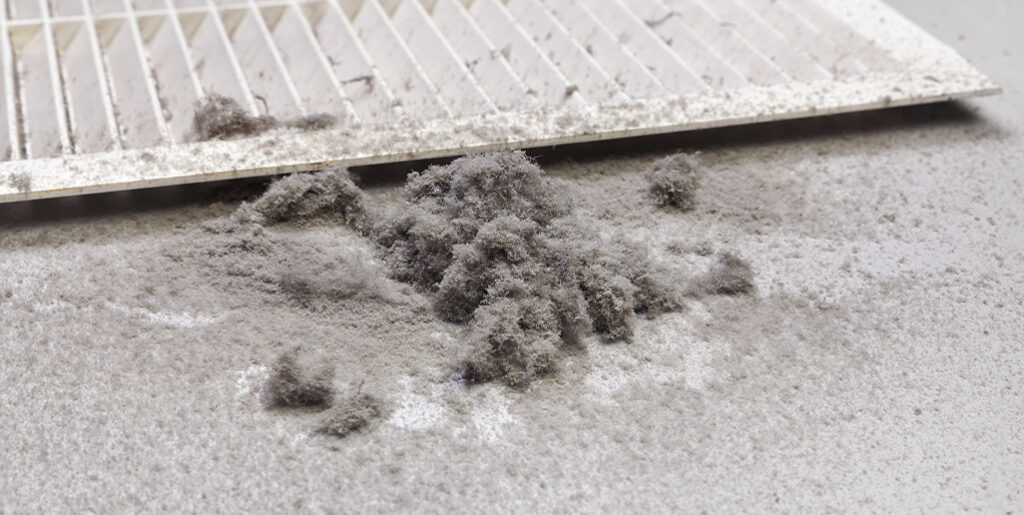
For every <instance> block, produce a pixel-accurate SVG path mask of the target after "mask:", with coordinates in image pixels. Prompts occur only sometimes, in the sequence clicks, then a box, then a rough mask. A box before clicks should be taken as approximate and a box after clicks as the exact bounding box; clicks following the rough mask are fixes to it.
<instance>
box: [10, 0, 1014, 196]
mask: <svg viewBox="0 0 1024 515" xmlns="http://www.w3.org/2000/svg"><path fill="white" fill-rule="evenodd" d="M47 2H48V0H8V2H7V3H6V5H7V6H8V11H7V12H5V13H3V14H4V16H2V19H0V29H2V30H0V31H2V36H0V58H2V63H3V80H2V81H0V87H2V88H3V92H2V95H3V96H2V98H3V101H4V104H3V106H2V107H3V109H0V115H2V116H3V118H2V119H0V156H2V155H7V156H8V159H9V160H6V161H4V162H0V202H10V201H16V200H27V199H38V198H48V197H59V196H68V195H78V194H84V193H99V192H107V191H117V190H127V189H135V188H147V187H155V186H164V185H173V184H184V183H194V182H203V181H214V180H221V179H227V178H239V177H253V176H263V175H273V174H281V173H290V172H294V171H303V170H311V169H316V168H320V167H323V166H325V165H328V164H332V163H339V164H343V165H347V166H356V165H364V164H374V163H387V162H395V161H404V160H413V159H424V158H436V157H446V156H454V155H461V154H465V153H471V152H482V151H490V150H500V149H509V148H530V147H541V146H549V145H560V144H567V143H577V142H586V141H599V140H605V139H611V138H620V137H628V136H641V135H648V134H656V133H667V132H677V131H687V130H697V129H704V128H712V127H722V126H729V125H739V124H746V123H757V122H765V121H774V120H784V119H793V118H801V117H809V116H818V115H827V114H837V113H844V112H852V111H861V110H868V109H876V108H885V107H896V106H904V105H912V104H922V103H929V102H939V101H946V100H952V99H957V98H963V97H968V96H977V95H986V94H994V93H998V92H999V91H1000V89H999V87H998V86H997V85H996V84H994V83H993V82H992V81H991V80H990V79H988V78H987V77H985V76H984V75H983V74H981V73H980V72H978V71H977V70H976V69H975V68H973V67H972V66H971V65H970V64H968V63H967V61H966V60H964V59H963V58H962V57H961V56H959V55H958V54H957V53H956V52H955V51H954V50H953V49H951V48H950V47H948V46H946V45H944V44H943V43H941V42H939V41H938V40H936V39H935V38H933V37H932V36H930V35H929V34H927V33H926V32H925V31H924V30H923V29H921V28H920V27H918V26H917V25H915V24H913V23H912V22H910V21H909V20H907V19H906V18H904V17H903V16H902V15H900V14H899V13H898V12H896V11H895V10H894V9H892V8H891V7H889V6H888V5H886V4H885V3H884V2H882V1H881V0H774V1H773V0H593V1H592V2H574V1H572V0H461V2H460V1H459V0H422V1H421V0H339V1H335V0H312V1H310V0H271V1H257V0H247V1H240V2H230V3H227V2H224V1H219V2H213V1H212V0H176V2H177V3H176V4H172V3H171V0H134V3H133V2H132V0H81V1H79V0H67V1H64V0H51V1H50V2H49V3H47ZM90 2H92V3H90ZM140 2H144V3H147V5H149V6H150V7H153V8H152V9H136V6H137V5H138V4H139V3H140ZM715 2H719V3H715ZM53 4H56V6H57V7H56V8H55V7H54V5H53ZM11 5H15V7H19V6H20V7H21V9H20V10H21V12H22V13H26V12H27V13H29V14H32V13H33V12H35V13H36V16H37V17H34V18H33V17H31V16H29V17H22V18H19V17H17V16H11V9H10V6H11ZM183 5H184V6H183ZM474 5H475V7H474ZM709 5H710V6H713V7H714V9H712V8H710V7H709ZM780 5H781V7H777V6H780ZM776 7H777V8H778V9H785V10H786V11H785V12H782V11H779V10H776ZM51 10H56V11H60V12H52V11H51ZM364 11H365V12H364ZM663 12H673V13H676V14H673V15H665V16H663V17H660V18H654V19H651V18H644V15H657V14H658V13H663ZM40 13H48V14H49V15H48V16H45V17H38V14H40ZM357 13H361V14H357ZM679 13H682V14H679ZM357 16H358V17H357ZM161 17H162V18H161ZM733 17H735V18H733ZM684 19H685V20H686V22H685V23H684V22H683V20H684ZM161 20H162V22H160V21H161ZM170 20H173V23H167V22H168V21H170ZM325 20H326V21H325ZM513 20H515V21H516V22H515V23H512V21H513ZM569 20H575V21H569ZM666 21H667V22H668V23H665V22H666ZM158 22H160V23H158ZM200 23H202V24H205V25H203V26H201V27H200V26H196V24H200ZM357 23H358V24H357ZM281 24H288V25H286V27H287V29H288V30H282V31H276V28H278V27H280V26H281ZM324 24H326V25H324ZM69 27H71V28H73V29H74V30H71V29H69ZM736 27H743V28H744V29H745V30H742V31H741V30H738V29H737V28H736ZM328 29H330V32H329V34H330V35H331V36H330V37H326V36H325V35H324V31H327V30H328ZM318 30H319V31H320V32H318ZM488 30H489V32H488ZM538 31H547V32H546V34H548V37H547V38H538V37H537V34H538ZM531 34H532V35H533V37H531ZM243 36H244V37H247V38H250V39H248V40H245V41H248V42H249V43H251V44H250V45H248V46H240V45H239V39H241V38H242V37H243ZM157 38H161V39H159V41H161V43H160V44H159V45H157V44H154V43H153V42H154V41H155V40H157ZM233 38H234V39H233ZM257 44H258V45H262V46H259V49H261V50H262V51H261V52H257V53H253V52H254V51H253V50H252V48H254V46H253V45H257ZM499 49H500V50H499ZM508 49H512V50H511V53H514V54H512V55H510V51H509V50H508ZM697 50H700V51H699V52H698V51H697ZM496 51H497V52H499V53H501V54H502V57H500V58H499V57H496V56H497V54H495V52H496ZM488 55H491V56H494V57H496V58H495V59H491V60H488V59H486V57H487V56H488ZM780 55H781V56H782V57H781V58H780V57H779V56H780ZM473 56H475V57H476V58H477V59H476V60H475V61H474V60H471V59H469V57H473ZM524 56H526V57H524ZM527 57H528V58H527ZM462 58H465V59H462ZM154 62H158V63H159V65H158V66H153V63H154ZM824 62H829V63H832V65H831V66H827V67H826V66H822V63H824ZM339 63H340V64H339ZM480 63H483V64H484V65H486V69H485V70H481V69H480V68H482V66H481V64H480ZM28 66H34V68H26V67H28ZM204 67H205V68H204ZM474 67H475V68H474ZM115 68H116V70H115ZM471 68H472V70H471ZM26 69H28V70H29V71H31V72H32V73H29V74H25V73H24V71H25V70H26ZM204 70H205V71H204ZM211 70H213V71H212V72H211ZM360 70H362V71H364V72H365V75H371V76H373V77H374V78H375V79H376V81H377V82H376V83H377V84H380V85H381V88H380V89H379V90H378V91H376V93H374V94H372V95H369V94H367V92H366V91H364V90H361V89H360V87H362V86H364V85H363V84H360V82H359V81H358V80H355V81H353V79H351V78H350V77H346V76H344V75H343V73H356V72H358V71H360ZM706 70H713V71H716V73H718V75H717V76H716V77H715V78H714V79H713V80H712V79H711V78H709V76H708V75H707V72H706ZM360 77H362V76H357V77H356V79H359V78H360ZM396 78H401V79H402V82H403V83H402V85H401V86H400V87H395V84H389V79H390V80H391V82H395V80H396ZM171 80H173V81H175V82H174V84H173V86H174V87H173V88H169V87H168V84H169V83H170V82H171ZM71 81H74V82H73V83H74V84H77V85H78V86H77V87H76V88H69V87H66V86H67V84H69V83H71ZM82 84H84V85H87V86H88V87H85V86H82ZM366 84H367V85H368V84H370V81H366ZM388 86H390V87H388ZM369 89H372V88H369ZM210 91H216V92H217V93H220V94H227V95H229V96H232V97H234V98H237V99H238V100H239V101H240V103H241V104H242V105H243V106H245V107H246V108H248V109H249V110H250V111H252V112H254V113H259V112H260V111H261V105H262V104H269V110H270V112H271V114H274V115H277V116H281V117H288V116H299V115H303V114H309V113H313V112H320V111H327V112H331V113H332V114H336V115H338V116H339V118H340V119H341V122H340V124H339V126H338V127H336V128H333V129H327V130H322V131H315V132H299V131H296V130H283V129H282V130H275V131H272V132H270V133H266V134H263V135H260V136H256V137H250V138H243V139H236V140H229V141H207V142H198V143H194V142H193V143H190V142H188V138H189V128H190V123H191V119H190V117H188V116H184V115H183V114H181V113H187V112H188V110H189V109H191V108H192V106H193V105H194V103H195V102H196V101H198V100H200V99H202V98H204V95H205V94H206V93H207V92H210ZM29 93H31V94H29ZM176 113H177V115H176V116H175V114H176ZM367 113H370V114H369V115H368V114H367ZM34 120H51V121H52V122H53V123H47V124H39V123H37V124H36V125H35V127H36V128H38V127H43V129H45V130H37V131H27V130H26V127H27V126H28V127H31V126H32V123H33V121H34ZM67 149H71V150H72V151H75V152H80V153H67V154H65V153H64V152H65V150H67ZM39 155H44V156H50V157H35V156H39Z"/></svg>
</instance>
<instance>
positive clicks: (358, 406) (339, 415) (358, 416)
mask: <svg viewBox="0 0 1024 515" xmlns="http://www.w3.org/2000/svg"><path fill="white" fill-rule="evenodd" d="M382 413H383V410H382V408H381V402H380V401H379V400H378V399H377V398H376V397H374V396H372V395H369V394H365V393H356V394H355V395H353V396H352V397H349V398H347V399H344V400H341V401H339V402H337V403H335V405H334V406H332V407H331V409H330V410H328V411H327V412H326V413H324V415H323V417H322V418H321V420H320V422H319V424H318V425H317V427H316V432H317V433H320V434H325V435H330V436H336V437H338V438H344V437H346V436H348V435H350V434H352V433H354V432H356V431H359V430H360V429H362V428H364V427H366V426H368V425H369V424H370V422H372V421H373V420H374V419H375V418H377V417H379V416H381V414H382Z"/></svg>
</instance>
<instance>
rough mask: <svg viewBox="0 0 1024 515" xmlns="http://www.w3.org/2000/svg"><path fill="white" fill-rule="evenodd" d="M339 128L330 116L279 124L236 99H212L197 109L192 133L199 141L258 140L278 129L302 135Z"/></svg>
mask: <svg viewBox="0 0 1024 515" xmlns="http://www.w3.org/2000/svg"><path fill="white" fill-rule="evenodd" d="M337 124H338V118H337V117H335V116H334V115H330V114H326V113H318V114H311V115H306V116H300V117H298V118H293V119H289V120H285V121H283V122H282V121H279V120H278V119H277V118H274V117H273V116H270V115H260V116H255V115H253V114H252V113H250V112H249V111H248V110H247V109H245V108H243V107H242V105H241V104H239V103H238V101H236V100H235V99H233V98H229V97H225V96H221V95H216V94H214V95H210V96H209V97H207V99H206V100H205V101H203V102H199V103H197V104H196V107H195V115H194V118H193V119H192V132H193V133H194V134H195V138H196V139H197V140H198V141H208V140H212V139H231V138H235V137H239V136H256V135H259V134H262V133H264V132H267V131H269V130H270V129H274V128H277V127H282V126H284V127H291V128H294V129H299V130H302V131H315V130H323V129H328V128H331V127H334V126H335V125H337Z"/></svg>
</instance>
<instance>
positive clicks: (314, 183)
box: [235, 166, 368, 232]
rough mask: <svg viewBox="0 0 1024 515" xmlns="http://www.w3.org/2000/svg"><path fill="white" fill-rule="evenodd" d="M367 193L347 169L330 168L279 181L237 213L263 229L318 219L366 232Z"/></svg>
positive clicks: (237, 217) (294, 175)
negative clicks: (340, 222) (333, 221)
mask: <svg viewBox="0 0 1024 515" xmlns="http://www.w3.org/2000/svg"><path fill="white" fill-rule="evenodd" d="M365 196H366V195H365V193H363V190H362V189H360V188H359V186H357V185H356V183H355V181H354V180H353V178H352V174H350V173H349V172H348V170H346V169H345V168H343V167H340V166H330V167H328V168H326V169H324V170H323V171H320V172H315V173H296V174H292V175H288V176H286V177H284V178H281V179H279V180H277V181H275V182H274V183H273V184H271V185H270V187H269V188H268V189H267V191H266V192H265V193H264V194H263V195H262V196H260V197H259V198H258V199H256V200H255V201H253V202H251V203H245V204H243V205H242V206H241V207H240V208H239V209H238V212H237V213H236V216H235V218H236V219H238V220H244V221H251V222H255V223H259V224H261V225H269V224H276V223H281V222H287V221H292V220H298V219H309V218H314V217H326V218H336V219H339V220H340V221H342V222H344V223H345V224H346V225H348V226H350V227H352V228H354V229H356V230H359V231H360V232H365V230H366V228H367V227H366V226H367V206H368V203H367V201H366V198H365Z"/></svg>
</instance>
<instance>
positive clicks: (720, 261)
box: [690, 252, 754, 295]
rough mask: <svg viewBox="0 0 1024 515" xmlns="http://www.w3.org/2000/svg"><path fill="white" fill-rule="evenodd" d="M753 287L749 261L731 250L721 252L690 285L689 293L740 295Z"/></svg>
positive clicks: (748, 291) (752, 272) (752, 274)
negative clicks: (706, 269)
mask: <svg viewBox="0 0 1024 515" xmlns="http://www.w3.org/2000/svg"><path fill="white" fill-rule="evenodd" d="M753 289H754V271H753V270H752V269H751V268H750V263H747V262H746V261H745V260H743V259H742V258H740V257H739V256H737V255H735V254H733V253H731V252H722V253H720V254H719V255H718V257H717V259H716V260H715V262H714V263H713V264H712V265H711V267H710V268H709V269H708V271H707V272H705V273H704V274H702V275H700V276H698V277H697V278H696V280H694V282H693V285H691V287H690V293H691V294H710V295H740V294H744V293H750V292H751V291H752V290H753Z"/></svg>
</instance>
